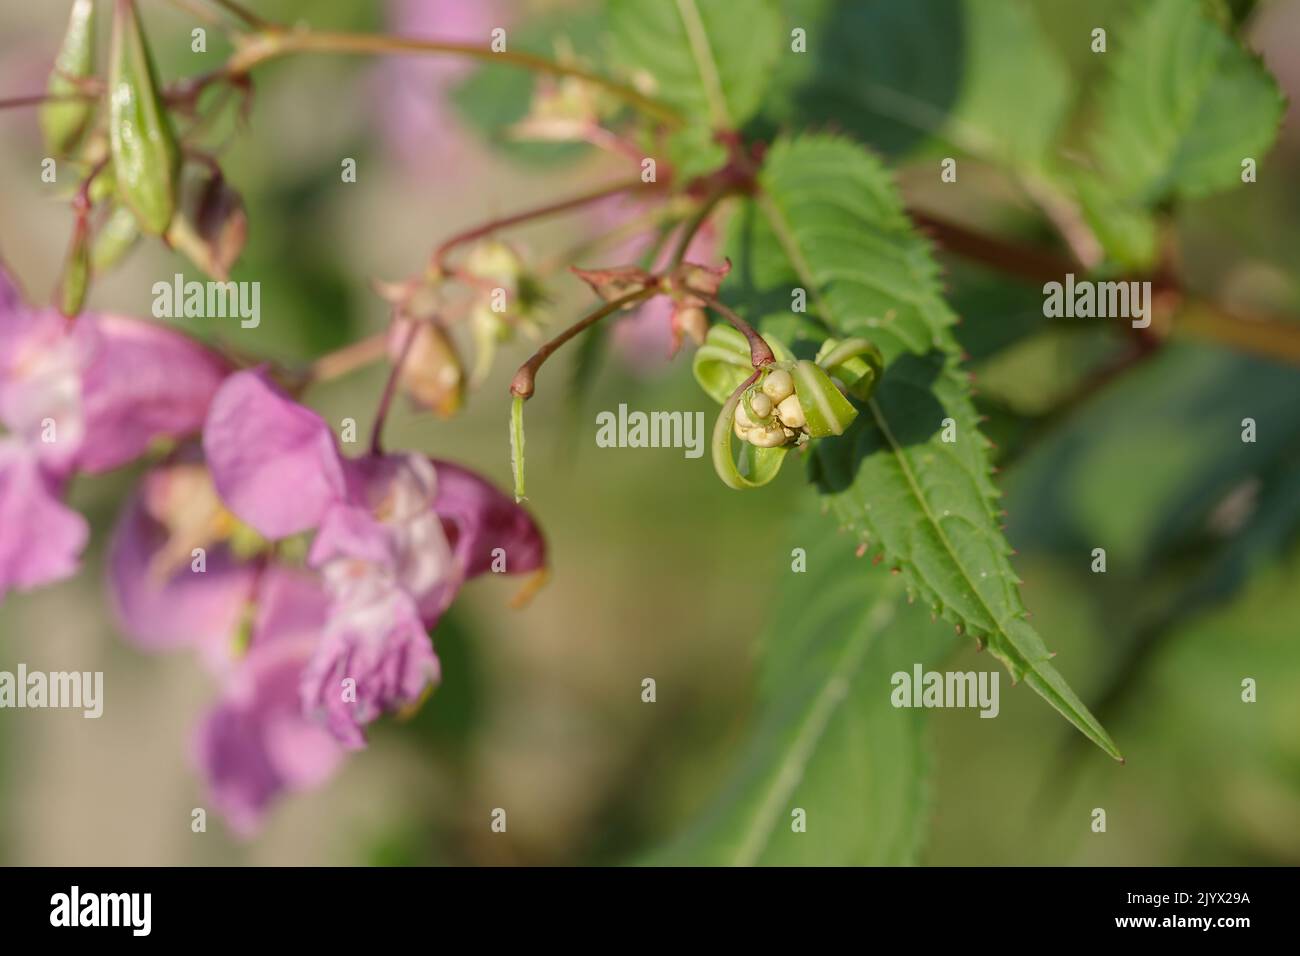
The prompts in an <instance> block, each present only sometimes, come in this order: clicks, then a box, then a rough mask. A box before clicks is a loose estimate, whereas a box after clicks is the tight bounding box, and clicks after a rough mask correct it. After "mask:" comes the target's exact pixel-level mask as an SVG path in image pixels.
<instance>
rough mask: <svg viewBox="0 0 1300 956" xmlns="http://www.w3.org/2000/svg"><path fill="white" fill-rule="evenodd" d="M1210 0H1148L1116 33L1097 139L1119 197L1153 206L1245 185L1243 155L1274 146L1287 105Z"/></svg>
mask: <svg viewBox="0 0 1300 956" xmlns="http://www.w3.org/2000/svg"><path fill="white" fill-rule="evenodd" d="M1210 6H1213V7H1214V8H1215V9H1218V5H1217V4H1215V5H1207V4H1206V3H1203V2H1201V0H1153V2H1151V3H1148V4H1144V5H1143V6H1142V7H1141V8H1140V11H1139V13H1138V14H1137V15H1136V16H1135V17H1134V19H1133V20H1132V21H1131V22H1130V23H1129V25H1128V27H1127V29H1125V30H1124V31H1123V33H1122V34H1121V35H1120V36H1119V37H1118V38H1117V39H1118V41H1119V46H1120V49H1119V50H1118V51H1116V52H1115V53H1113V54H1108V56H1113V57H1114V60H1113V64H1114V68H1113V72H1112V74H1111V76H1110V79H1109V81H1108V82H1107V84H1106V86H1105V88H1104V89H1103V90H1102V92H1101V96H1100V103H1099V109H1100V112H1101V121H1100V125H1099V128H1098V129H1097V131H1096V135H1095V137H1094V139H1093V148H1094V151H1095V154H1096V158H1097V162H1098V165H1099V167H1100V171H1101V173H1102V174H1103V176H1104V178H1105V181H1106V184H1107V185H1108V187H1109V188H1110V189H1112V190H1113V191H1114V192H1115V193H1116V194H1117V195H1118V196H1120V197H1122V198H1124V199H1128V200H1133V201H1136V202H1138V203H1146V204H1154V203H1158V202H1161V201H1163V200H1165V199H1170V198H1175V197H1176V198H1192V197H1196V196H1204V195H1207V194H1209V193H1213V192H1217V191H1219V190H1222V189H1228V188H1230V187H1232V186H1235V185H1239V184H1240V183H1241V161H1242V159H1243V158H1245V157H1247V156H1249V157H1254V158H1255V159H1256V160H1262V159H1263V157H1264V154H1265V153H1267V152H1268V150H1269V149H1270V148H1271V147H1272V145H1273V141H1274V139H1275V138H1276V136H1277V131H1278V125H1279V122H1280V121H1281V118H1282V111H1283V107H1284V101H1283V98H1282V94H1281V92H1280V90H1279V89H1278V86H1277V82H1276V81H1275V80H1274V79H1273V77H1272V76H1271V75H1270V74H1269V72H1268V70H1266V69H1265V68H1264V65H1263V63H1262V62H1261V61H1260V59H1259V58H1258V57H1257V56H1256V55H1254V54H1253V53H1250V52H1247V51H1246V50H1245V49H1243V47H1242V46H1241V44H1240V43H1239V42H1238V41H1237V40H1236V39H1234V38H1233V37H1231V36H1229V35H1228V34H1227V33H1226V32H1225V29H1224V26H1223V25H1222V23H1220V22H1218V21H1217V20H1216V19H1215V18H1214V17H1212V16H1211V15H1210V13H1209V12H1208V10H1209V8H1210Z"/></svg>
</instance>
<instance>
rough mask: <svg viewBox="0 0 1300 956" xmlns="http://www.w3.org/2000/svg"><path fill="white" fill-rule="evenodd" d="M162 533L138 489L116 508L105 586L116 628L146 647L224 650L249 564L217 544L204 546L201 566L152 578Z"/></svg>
mask: <svg viewBox="0 0 1300 956" xmlns="http://www.w3.org/2000/svg"><path fill="white" fill-rule="evenodd" d="M166 541H167V531H166V529H165V528H164V527H163V526H162V525H160V524H159V523H158V522H157V521H155V520H154V519H153V518H152V517H151V516H150V515H149V514H148V513H147V512H146V511H145V509H144V506H143V504H142V502H141V499H140V494H139V492H136V493H135V494H133V495H132V496H131V497H130V498H129V499H128V500H127V503H126V505H125V507H124V508H123V509H122V515H121V517H120V518H119V519H118V523H117V527H116V528H115V529H114V530H113V538H112V541H111V543H110V544H109V549H108V584H109V596H110V598H111V602H112V606H113V610H114V612H115V614H116V615H117V619H118V622H119V624H120V626H121V628H122V632H123V634H124V635H125V636H126V637H127V639H128V640H130V641H131V643H133V644H135V645H136V646H138V647H140V648H141V649H143V650H147V651H164V650H173V649H175V648H179V647H190V646H198V647H200V649H201V650H202V651H203V652H204V655H205V657H207V658H208V660H209V661H210V662H214V663H215V662H216V661H219V660H222V659H223V658H224V657H225V656H227V655H228V653H229V649H230V645H231V641H232V639H233V637H234V634H235V630H236V627H237V626H238V624H239V619H240V615H241V613H242V612H243V609H244V606H245V602H246V601H247V600H248V599H249V597H250V596H251V593H252V587H253V580H254V570H253V568H252V567H251V566H250V565H246V564H240V563H238V562H237V561H236V560H235V559H234V558H233V557H232V556H231V554H230V552H229V551H228V550H227V549H226V548H225V547H223V546H215V547H209V548H208V549H207V554H206V570H204V571H202V572H198V571H193V570H191V569H192V567H193V565H192V563H191V562H189V561H186V562H185V563H184V564H183V565H182V566H181V567H179V568H177V569H176V570H175V571H174V572H173V573H172V574H170V575H169V576H167V577H163V578H161V579H160V578H159V577H158V573H157V570H156V566H155V565H156V559H157V556H158V553H159V551H160V550H161V549H162V547H163V545H164V544H165V543H166Z"/></svg>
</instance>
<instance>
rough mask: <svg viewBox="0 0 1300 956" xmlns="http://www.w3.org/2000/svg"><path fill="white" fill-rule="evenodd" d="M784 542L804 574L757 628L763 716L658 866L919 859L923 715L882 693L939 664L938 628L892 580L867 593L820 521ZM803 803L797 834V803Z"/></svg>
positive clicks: (839, 540) (941, 638)
mask: <svg viewBox="0 0 1300 956" xmlns="http://www.w3.org/2000/svg"><path fill="white" fill-rule="evenodd" d="M791 544H792V545H798V546H799V547H801V548H803V549H804V551H805V553H806V557H807V572H806V573H802V574H793V575H792V576H791V582H790V584H789V585H786V586H783V588H782V595H783V596H782V599H781V601H780V602H779V603H778V604H777V606H776V608H775V610H774V613H773V616H772V619H771V623H770V625H769V626H768V628H767V630H766V631H765V633H764V634H763V636H762V638H761V646H762V649H763V661H762V669H761V673H760V708H761V716H760V718H759V721H758V724H757V727H756V728H755V732H754V736H753V737H752V739H751V741H750V742H749V744H748V745H747V746H746V750H745V755H744V757H743V758H742V760H741V762H740V763H739V765H738V766H737V767H736V768H735V771H734V773H733V774H732V776H731V779H730V782H729V783H728V784H727V785H726V786H725V787H724V789H723V790H722V792H721V793H720V794H719V796H718V798H717V799H716V800H715V801H714V802H713V803H712V804H711V805H710V806H709V807H708V809H707V810H706V811H705V813H704V814H703V815H702V816H701V817H700V819H699V820H698V821H697V823H696V824H695V825H694V826H693V827H691V828H689V829H687V830H686V831H685V832H684V833H683V834H682V835H681V836H680V837H679V838H677V839H676V840H674V841H673V842H671V843H670V844H669V845H668V846H667V847H665V848H664V849H662V850H660V851H659V852H657V853H655V854H654V855H652V856H651V857H649V858H648V859H647V860H645V861H644V862H647V863H649V864H653V865H661V864H670V865H673V864H675V865H712V866H718V865H753V864H763V865H797V864H814V865H831V866H835V865H841V866H873V865H874V866H882V865H899V864H908V863H915V862H916V859H917V854H918V851H919V848H920V845H921V842H922V838H923V837H924V834H925V831H926V824H927V818H928V809H929V801H928V799H927V785H926V774H927V770H928V761H927V759H926V753H925V747H924V720H923V719H922V712H921V711H918V710H911V709H906V708H903V709H898V708H895V707H893V706H892V705H891V703H890V690H891V686H890V677H891V675H892V674H893V673H895V672H896V671H899V670H909V671H910V669H911V668H912V666H913V664H914V663H916V662H918V661H919V662H923V663H925V664H927V665H929V664H933V663H935V662H936V661H937V660H938V659H939V656H940V655H941V654H942V653H944V652H945V651H946V650H947V649H948V648H949V647H950V646H951V644H952V637H951V634H949V633H948V632H947V629H946V628H943V627H939V626H936V625H933V624H931V623H930V622H927V621H926V620H925V619H924V618H923V617H921V616H918V615H915V614H909V613H907V611H906V608H905V606H904V605H903V601H902V595H901V592H900V589H899V588H898V587H897V585H896V583H895V582H894V581H892V580H889V579H883V580H879V581H878V582H877V583H878V584H879V585H880V588H879V590H878V591H877V593H875V594H874V595H872V596H871V597H870V598H869V599H867V600H865V601H864V600H863V596H862V591H863V588H862V576H861V572H860V569H859V566H858V562H857V561H856V560H855V558H854V557H853V544H854V542H853V541H852V539H850V538H848V537H846V536H845V535H837V534H835V533H834V531H833V529H832V527H831V526H830V525H829V524H828V523H827V522H826V521H825V519H824V518H820V517H818V518H816V519H815V520H805V521H803V522H802V523H801V524H800V526H799V529H798V532H797V533H796V534H795V535H793V536H792V537H791ZM796 808H798V809H802V810H803V811H804V812H805V814H806V824H807V827H806V831H805V832H802V833H797V832H794V830H793V829H792V822H793V817H792V812H793V811H794V810H795V809H796Z"/></svg>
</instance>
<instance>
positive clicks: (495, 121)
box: [450, 8, 604, 163]
mask: <svg viewBox="0 0 1300 956" xmlns="http://www.w3.org/2000/svg"><path fill="white" fill-rule="evenodd" d="M603 29H604V21H603V18H602V16H601V15H600V13H599V11H596V10H592V9H590V8H587V9H581V10H566V11H563V12H557V13H552V14H548V15H545V16H540V17H537V18H535V19H532V20H529V21H528V22H527V23H524V24H522V25H520V26H518V27H515V28H513V29H512V30H511V31H510V46H511V49H517V50H523V51H525V52H529V53H536V54H538V55H539V56H545V57H548V58H553V57H555V56H556V55H557V54H556V49H555V47H556V43H557V42H560V41H563V42H565V43H567V44H569V45H570V46H571V47H572V49H573V50H574V51H575V52H576V54H577V55H578V56H580V57H584V58H591V59H594V58H596V56H597V55H598V51H599V39H600V36H601V33H602V30H603ZM535 82H536V77H534V76H533V74H532V73H530V72H528V71H527V70H522V69H520V68H518V67H516V66H511V65H509V64H501V65H496V64H489V65H487V66H481V67H479V68H478V69H476V70H475V71H474V72H473V73H471V74H470V75H469V76H468V77H467V78H466V79H465V80H464V81H463V82H461V83H460V84H459V85H457V86H456V87H455V88H454V89H453V90H452V91H451V94H450V100H451V102H452V103H453V104H454V105H455V106H456V109H457V111H458V112H459V113H460V115H461V117H462V118H463V119H464V120H465V121H466V122H467V123H468V124H469V125H470V126H471V127H472V128H473V129H474V130H476V131H478V132H479V133H480V134H481V135H483V136H484V137H485V138H486V139H488V140H489V141H490V142H492V143H493V145H495V146H497V147H498V148H500V149H501V151H502V152H503V153H504V154H505V155H507V156H509V157H510V158H512V159H515V160H518V161H519V162H521V163H531V162H543V163H552V162H555V163H558V162H572V161H574V160H575V159H576V157H578V156H580V155H581V154H582V152H583V151H584V150H586V149H588V147H587V146H586V144H584V143H542V142H523V141H519V140H514V139H511V138H509V136H508V132H507V131H508V130H509V128H510V127H511V126H514V125H515V124H516V123H518V122H519V121H521V120H522V119H523V118H524V117H526V116H527V115H528V112H529V110H530V109H531V107H532V102H533V87H534V84H535Z"/></svg>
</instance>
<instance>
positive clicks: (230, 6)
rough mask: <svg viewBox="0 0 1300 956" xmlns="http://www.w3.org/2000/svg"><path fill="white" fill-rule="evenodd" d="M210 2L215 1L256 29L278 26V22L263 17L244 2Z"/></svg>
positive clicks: (271, 28) (217, 0)
mask: <svg viewBox="0 0 1300 956" xmlns="http://www.w3.org/2000/svg"><path fill="white" fill-rule="evenodd" d="M208 2H209V3H214V4H216V5H217V6H219V7H221V8H222V9H223V10H225V11H226V12H227V13H229V14H231V15H232V16H234V17H235V18H237V19H239V20H242V21H243V22H244V23H245V24H247V25H248V26H250V27H252V28H253V29H254V30H274V29H277V28H278V25H277V24H274V23H272V22H271V21H270V20H267V19H266V18H265V17H262V16H260V15H258V14H256V13H254V12H253V11H252V10H249V9H248V8H247V7H245V6H244V5H243V4H240V3H236V2H235V0H208Z"/></svg>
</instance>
